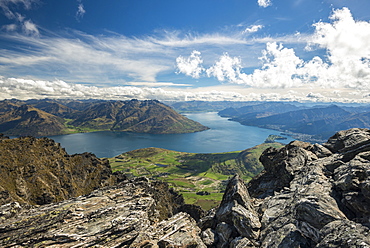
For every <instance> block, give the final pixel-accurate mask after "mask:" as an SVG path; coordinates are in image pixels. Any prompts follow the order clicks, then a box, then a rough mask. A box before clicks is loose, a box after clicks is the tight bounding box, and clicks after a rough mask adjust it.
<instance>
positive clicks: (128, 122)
mask: <svg viewBox="0 0 370 248" xmlns="http://www.w3.org/2000/svg"><path fill="white" fill-rule="evenodd" d="M62 103H64V101H62ZM62 103H59V102H58V101H57V100H49V99H44V100H28V101H25V102H22V101H17V100H11V101H9V100H5V101H2V102H0V132H2V133H5V134H7V135H13V136H25V135H32V136H52V135H60V134H67V133H73V132H89V131H108V130H110V131H123V132H138V133H156V134H168V133H189V132H198V131H204V130H207V129H208V127H205V126H203V125H201V124H200V123H198V122H196V121H193V120H190V119H188V118H186V117H185V116H182V115H180V114H178V113H177V112H175V111H174V110H173V109H172V108H170V107H169V106H167V105H165V104H162V103H160V102H159V101H156V100H146V101H138V100H131V101H88V102H80V101H73V100H70V101H68V102H66V105H64V104H62ZM67 105H68V106H67ZM73 106H76V108H75V109H73V108H72V107H73Z"/></svg>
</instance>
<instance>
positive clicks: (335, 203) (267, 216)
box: [0, 129, 370, 248]
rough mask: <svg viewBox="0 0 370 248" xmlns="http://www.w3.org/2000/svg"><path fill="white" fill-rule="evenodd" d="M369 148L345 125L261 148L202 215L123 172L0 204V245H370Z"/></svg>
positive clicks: (359, 132) (362, 135) (361, 134)
mask: <svg viewBox="0 0 370 248" xmlns="http://www.w3.org/2000/svg"><path fill="white" fill-rule="evenodd" d="M369 147H370V131H369V130H367V129H351V130H346V131H341V132H339V133H337V134H336V135H334V136H333V137H331V138H330V139H329V141H328V142H327V143H326V144H324V145H318V144H315V145H311V144H309V143H306V142H299V141H294V142H291V143H290V144H288V145H286V146H285V147H283V148H281V149H273V148H270V149H267V150H266V151H265V152H264V153H263V154H262V156H261V158H260V160H261V161H262V162H263V165H264V168H265V170H264V171H263V172H261V173H260V174H259V175H258V176H257V177H255V178H254V179H252V181H251V182H250V183H248V185H246V184H245V183H244V182H243V180H241V178H240V177H239V176H238V175H235V176H234V177H233V178H232V179H230V180H229V183H228V185H227V187H226V190H225V193H224V196H223V199H222V202H221V203H220V206H219V207H218V208H215V209H212V210H210V211H209V212H208V213H206V214H205V216H203V215H204V212H203V211H202V210H201V209H199V208H197V207H194V206H191V205H186V204H184V201H183V199H182V198H181V197H180V196H179V195H178V194H176V193H175V192H173V191H171V190H170V189H169V188H168V186H167V185H166V184H164V183H160V182H156V181H150V180H148V179H147V178H143V177H141V178H135V179H133V180H127V179H125V177H124V176H122V175H115V176H116V178H117V180H116V181H117V182H120V184H118V185H116V186H112V187H106V188H101V189H98V190H95V191H93V192H92V193H90V194H89V195H85V196H79V197H75V198H71V199H69V200H65V201H62V202H59V203H51V204H47V205H42V206H30V205H20V204H18V203H9V204H5V205H2V206H0V246H2V247H47V246H51V247H53V246H54V247H89V246H93V247H220V248H226V247H232V248H239V247H269V248H275V247H276V248H281V247H289V248H290V247H301V248H303V247H304V248H308V247H369V248H370V229H369V227H370V151H369V150H368V149H369ZM121 176H122V177H121ZM19 180H20V181H19V182H17V183H16V184H17V185H20V186H21V185H22V183H23V182H22V181H21V179H19ZM16 192H17V194H18V195H21V196H22V195H27V194H28V191H23V190H22V187H19V189H18V190H16ZM0 194H1V196H3V198H4V199H5V198H7V197H8V196H7V194H6V192H5V191H1V192H0ZM38 197H42V198H43V199H44V200H45V201H50V199H49V200H48V197H52V196H51V195H42V194H41V195H39V196H38Z"/></svg>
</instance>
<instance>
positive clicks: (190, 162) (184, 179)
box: [109, 143, 282, 209]
mask: <svg viewBox="0 0 370 248" xmlns="http://www.w3.org/2000/svg"><path fill="white" fill-rule="evenodd" d="M281 146H282V145H281V144H280V143H269V144H266V143H264V144H261V145H258V146H255V147H253V148H250V149H246V150H244V151H235V152H226V153H207V154H201V153H185V152H177V151H171V150H166V149H161V148H145V149H138V150H134V151H130V152H126V153H123V154H121V155H118V156H116V157H114V158H110V159H109V161H110V164H111V166H112V169H113V171H122V172H124V173H125V174H129V175H132V176H146V177H149V178H153V179H157V180H161V181H164V182H167V183H169V184H170V185H171V186H172V187H173V188H174V189H175V190H176V191H178V192H180V193H181V194H182V195H183V196H184V198H185V201H186V202H187V203H191V204H196V205H200V206H202V207H203V208H204V209H210V208H212V207H214V206H216V205H218V204H219V202H220V200H221V198H222V193H223V190H224V188H225V185H226V182H227V180H228V179H229V178H230V177H231V176H232V175H234V174H236V173H237V174H239V175H240V176H241V177H242V178H243V179H244V180H246V181H249V180H250V179H251V178H252V177H253V176H255V175H256V174H258V173H259V172H260V171H261V170H262V169H263V166H262V164H261V163H260V161H259V156H260V155H261V154H262V152H263V151H264V150H265V149H266V148H268V147H276V148H277V147H281Z"/></svg>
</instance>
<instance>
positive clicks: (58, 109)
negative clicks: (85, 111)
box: [32, 100, 79, 118]
mask: <svg viewBox="0 0 370 248" xmlns="http://www.w3.org/2000/svg"><path fill="white" fill-rule="evenodd" d="M32 106H33V107H35V108H38V109H40V110H42V111H45V112H47V113H49V114H53V115H56V116H59V117H64V118H73V116H74V114H76V113H78V112H79V111H78V110H76V109H73V108H70V107H67V106H65V105H63V104H60V103H58V102H55V101H53V100H39V101H37V102H35V103H34V104H32Z"/></svg>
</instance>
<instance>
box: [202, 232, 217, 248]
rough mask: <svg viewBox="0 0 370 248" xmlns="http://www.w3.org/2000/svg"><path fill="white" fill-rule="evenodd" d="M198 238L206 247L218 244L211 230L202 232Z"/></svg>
mask: <svg viewBox="0 0 370 248" xmlns="http://www.w3.org/2000/svg"><path fill="white" fill-rule="evenodd" d="M200 237H201V238H202V241H203V243H204V244H205V245H207V246H212V245H214V244H215V243H217V242H218V239H217V236H216V233H215V232H214V231H213V230H212V229H211V228H207V229H206V230H204V231H203V232H202V233H201V235H200Z"/></svg>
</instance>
